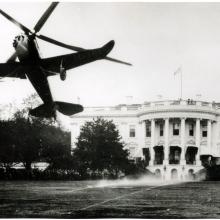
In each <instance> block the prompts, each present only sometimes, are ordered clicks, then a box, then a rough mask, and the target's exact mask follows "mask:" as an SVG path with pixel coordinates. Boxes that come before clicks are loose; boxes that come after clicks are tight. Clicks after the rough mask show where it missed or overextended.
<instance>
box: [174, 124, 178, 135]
mask: <svg viewBox="0 0 220 220" xmlns="http://www.w3.org/2000/svg"><path fill="white" fill-rule="evenodd" d="M173 135H179V124H178V123H173Z"/></svg>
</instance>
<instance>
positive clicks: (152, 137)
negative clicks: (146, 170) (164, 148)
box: [150, 119, 155, 165]
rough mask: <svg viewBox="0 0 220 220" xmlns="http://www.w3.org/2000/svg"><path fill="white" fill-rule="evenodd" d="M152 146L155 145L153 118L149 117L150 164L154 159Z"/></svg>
mask: <svg viewBox="0 0 220 220" xmlns="http://www.w3.org/2000/svg"><path fill="white" fill-rule="evenodd" d="M154 146H155V121H154V119H151V140H150V165H153V164H154V160H155V152H154Z"/></svg>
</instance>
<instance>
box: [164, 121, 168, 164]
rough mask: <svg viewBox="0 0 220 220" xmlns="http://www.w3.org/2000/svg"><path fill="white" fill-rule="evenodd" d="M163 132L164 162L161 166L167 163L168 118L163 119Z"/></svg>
mask: <svg viewBox="0 0 220 220" xmlns="http://www.w3.org/2000/svg"><path fill="white" fill-rule="evenodd" d="M164 128H165V131H164V142H165V143H164V161H163V164H164V165H167V164H168V162H169V158H168V157H169V118H165V126H164Z"/></svg>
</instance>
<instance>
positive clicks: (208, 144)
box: [207, 120, 212, 152]
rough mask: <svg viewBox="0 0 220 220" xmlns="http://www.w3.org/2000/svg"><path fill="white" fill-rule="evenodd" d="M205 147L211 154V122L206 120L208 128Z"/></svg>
mask: <svg viewBox="0 0 220 220" xmlns="http://www.w3.org/2000/svg"><path fill="white" fill-rule="evenodd" d="M207 132H208V134H207V147H208V149H209V151H210V152H211V140H212V122H211V120H208V127H207Z"/></svg>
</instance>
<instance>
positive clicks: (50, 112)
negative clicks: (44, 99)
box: [29, 102, 83, 118]
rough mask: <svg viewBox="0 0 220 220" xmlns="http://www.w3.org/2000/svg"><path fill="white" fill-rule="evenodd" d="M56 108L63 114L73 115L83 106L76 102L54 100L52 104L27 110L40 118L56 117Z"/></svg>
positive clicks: (81, 109)
mask: <svg viewBox="0 0 220 220" xmlns="http://www.w3.org/2000/svg"><path fill="white" fill-rule="evenodd" d="M56 110H57V111H59V112H61V113H62V114H64V115H68V116H70V115H74V114H76V113H79V112H82V111H83V107H82V106H81V105H78V104H72V103H66V102H54V104H53V105H46V104H43V105H40V106H38V107H37V108H34V109H31V110H30V111H29V113H30V115H32V116H35V117H42V118H52V117H54V118H56Z"/></svg>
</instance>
